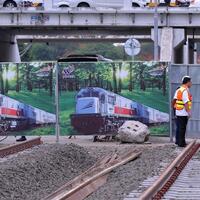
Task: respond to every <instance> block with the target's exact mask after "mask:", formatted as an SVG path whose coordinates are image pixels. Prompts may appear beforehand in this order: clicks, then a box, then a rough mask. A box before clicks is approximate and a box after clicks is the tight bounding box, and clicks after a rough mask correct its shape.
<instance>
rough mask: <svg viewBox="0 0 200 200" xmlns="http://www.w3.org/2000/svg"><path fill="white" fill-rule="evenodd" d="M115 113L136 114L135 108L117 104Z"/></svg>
mask: <svg viewBox="0 0 200 200" xmlns="http://www.w3.org/2000/svg"><path fill="white" fill-rule="evenodd" d="M114 113H115V114H121V115H135V110H132V109H129V108H121V107H118V106H115V107H114Z"/></svg>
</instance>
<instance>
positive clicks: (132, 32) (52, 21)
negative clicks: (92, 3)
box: [0, 7, 200, 63]
mask: <svg viewBox="0 0 200 200" xmlns="http://www.w3.org/2000/svg"><path fill="white" fill-rule="evenodd" d="M199 14H200V10H199V9H194V8H164V7H163V8H159V9H158V25H159V28H160V29H159V31H160V34H159V35H160V38H159V44H160V46H161V58H162V60H168V61H172V62H174V63H183V62H184V61H185V62H191V63H192V62H193V59H192V58H193V57H194V56H193V53H192V51H191V50H190V49H189V46H191V45H190V43H191V40H192V41H193V39H194V38H196V37H197V36H198V35H200V34H199V33H200V32H199V30H198V29H199V27H200V23H199ZM153 27H154V9H153V8H135V9H131V10H130V9H128V10H127V9H122V10H114V9H104V10H102V9H100V10H96V9H66V10H63V9H56V10H55V9H50V10H34V11H33V10H12V11H9V12H8V11H7V10H1V11H0V34H1V41H0V49H1V52H3V54H1V55H0V61H13V62H14V61H20V58H19V55H17V53H16V52H17V48H18V47H17V40H16V35H18V36H20V35H29V36H28V37H38V38H40V39H41V37H43V39H44V37H46V39H48V37H50V38H52V39H55V40H59V39H61V40H65V39H66V40H73V39H74V40H75V39H77V40H83V39H88V40H113V41H114V40H116V41H124V40H125V39H126V38H128V37H130V36H137V37H143V38H141V39H152V40H153V34H152V32H153ZM47 36H48V37H47ZM24 39H25V38H24ZM38 40H39V39H38ZM166 41H167V42H166ZM186 57H187V59H185V60H184V59H183V58H186Z"/></svg>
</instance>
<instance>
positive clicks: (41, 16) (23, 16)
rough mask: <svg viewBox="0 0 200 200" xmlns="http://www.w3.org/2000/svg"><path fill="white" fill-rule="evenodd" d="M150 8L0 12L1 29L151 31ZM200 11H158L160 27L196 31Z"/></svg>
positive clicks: (152, 10) (151, 9) (195, 9)
mask: <svg viewBox="0 0 200 200" xmlns="http://www.w3.org/2000/svg"><path fill="white" fill-rule="evenodd" d="M154 12H155V10H154V8H135V9H131V10H114V9H104V10H96V9H86V8H84V9H83V8H82V9H69V10H68V9H54V10H49V11H45V10H11V11H8V10H0V26H1V29H2V28H8V27H17V28H27V27H29V28H31V29H38V28H39V27H45V28H47V29H48V28H52V27H84V28H85V27H101V28H102V27H105V28H106V27H108V28H114V27H136V28H142V27H146V28H152V27H153V25H154ZM199 14H200V8H166V7H161V8H158V18H159V26H160V27H166V26H170V27H176V28H179V27H200V23H199Z"/></svg>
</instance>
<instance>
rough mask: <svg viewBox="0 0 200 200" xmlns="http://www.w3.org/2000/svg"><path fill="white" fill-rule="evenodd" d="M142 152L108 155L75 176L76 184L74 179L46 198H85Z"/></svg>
mask: <svg viewBox="0 0 200 200" xmlns="http://www.w3.org/2000/svg"><path fill="white" fill-rule="evenodd" d="M141 153H142V152H137V153H136V152H129V153H127V154H126V155H123V156H121V157H118V156H117V155H113V156H111V157H110V158H108V157H106V158H105V162H104V161H103V162H101V161H99V162H98V163H100V165H99V164H98V163H97V164H95V166H94V167H92V168H90V169H89V170H87V172H85V173H83V174H82V175H80V176H79V177H77V178H75V182H76V183H75V184H74V185H73V182H74V181H73V180H72V181H70V182H69V183H67V184H66V185H64V186H62V187H61V188H60V189H58V190H57V191H56V192H54V193H52V194H51V195H49V196H48V197H46V198H45V199H44V200H77V199H78V200H83V199H85V198H86V197H87V196H88V195H89V194H91V193H92V192H94V191H95V190H96V189H98V188H99V187H100V186H101V185H103V184H104V183H105V182H106V180H107V176H108V174H109V173H110V172H111V171H113V170H114V169H116V168H117V167H119V166H121V165H124V164H126V163H127V162H129V161H131V160H134V159H136V158H138V157H139V156H140V155H141ZM69 186H71V188H69Z"/></svg>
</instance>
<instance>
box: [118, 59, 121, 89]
mask: <svg viewBox="0 0 200 200" xmlns="http://www.w3.org/2000/svg"><path fill="white" fill-rule="evenodd" d="M121 72H122V63H121V62H120V63H119V87H118V91H119V92H121V91H122V78H121Z"/></svg>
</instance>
